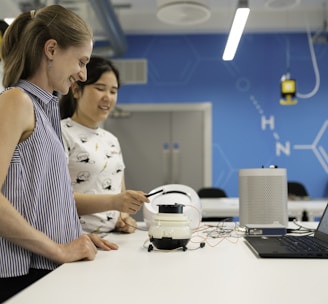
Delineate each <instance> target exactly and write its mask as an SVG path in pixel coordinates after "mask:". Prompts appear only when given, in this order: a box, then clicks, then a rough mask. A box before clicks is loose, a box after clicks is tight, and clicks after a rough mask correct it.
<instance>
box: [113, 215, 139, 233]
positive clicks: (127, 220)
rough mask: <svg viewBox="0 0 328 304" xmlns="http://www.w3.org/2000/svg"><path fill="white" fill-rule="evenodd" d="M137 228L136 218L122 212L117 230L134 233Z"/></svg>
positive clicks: (117, 223)
mask: <svg viewBox="0 0 328 304" xmlns="http://www.w3.org/2000/svg"><path fill="white" fill-rule="evenodd" d="M136 229H137V222H136V220H135V219H134V218H133V217H131V216H130V215H129V214H127V213H124V212H121V213H120V216H119V218H118V220H117V222H116V230H117V231H120V232H125V233H132V232H134V231H135V230H136Z"/></svg>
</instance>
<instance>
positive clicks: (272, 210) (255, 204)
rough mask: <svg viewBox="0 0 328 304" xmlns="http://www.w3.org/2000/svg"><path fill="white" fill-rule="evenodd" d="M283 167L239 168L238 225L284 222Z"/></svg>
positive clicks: (284, 170)
mask: <svg viewBox="0 0 328 304" xmlns="http://www.w3.org/2000/svg"><path fill="white" fill-rule="evenodd" d="M287 202H288V196H287V174H286V169H281V168H275V167H274V168H271V167H270V168H260V169H241V170H239V220H240V226H241V227H245V225H248V224H277V223H279V224H281V225H283V226H285V227H287V224H288V211H287V210H288V207H287Z"/></svg>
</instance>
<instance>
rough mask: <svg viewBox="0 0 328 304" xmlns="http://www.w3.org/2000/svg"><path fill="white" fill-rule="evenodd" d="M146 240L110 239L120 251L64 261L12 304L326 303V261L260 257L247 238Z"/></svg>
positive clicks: (134, 236)
mask: <svg viewBox="0 0 328 304" xmlns="http://www.w3.org/2000/svg"><path fill="white" fill-rule="evenodd" d="M311 224H312V225H315V224H314V223H311ZM147 238H148V235H147V232H145V231H137V232H136V233H133V234H130V235H120V234H111V235H110V237H109V239H110V240H112V241H115V242H117V243H118V244H119V246H120V249H119V250H118V251H111V252H99V253H98V255H97V257H96V259H95V260H94V261H91V262H76V263H70V264H65V265H63V266H61V267H59V268H58V269H57V270H55V271H53V272H52V273H50V274H49V275H48V276H46V277H44V278H43V279H41V280H40V281H38V282H37V283H35V284H34V285H32V286H30V287H29V288H27V289H25V290H24V291H22V292H21V293H19V294H18V295H16V296H15V297H13V298H12V299H11V300H9V301H8V303H12V304H13V303H19V304H21V303H33V304H38V303H42V304H44V303H47V304H51V303H56V304H58V303H64V304H65V303H80V304H83V303H87V304H91V303H129V304H130V303H131V304H134V303H143V304H148V303H149V304H150V303H151V304H153V303H156V304H161V303H163V304H164V303H190V304H192V303H245V304H246V303H247V304H248V303H252V304H263V303H265V304H271V303H272V304H273V303H275V304H276V303H297V304H303V303H304V304H305V303H311V304H325V303H328V291H327V290H326V288H327V280H326V274H327V273H328V260H319V259H311V260H303V259H261V258H258V257H256V256H255V255H254V254H253V252H252V251H251V250H250V249H249V247H247V245H246V244H245V243H244V240H243V238H239V239H236V238H227V239H208V243H207V244H206V246H205V247H204V248H202V249H196V250H191V248H196V247H198V245H197V246H196V244H194V243H191V242H190V243H189V244H188V247H189V249H188V250H187V251H182V250H179V251H172V252H163V251H157V250H154V251H151V252H148V251H147V248H145V247H144V242H145V241H146V240H147ZM192 240H193V241H196V239H195V238H194V237H193V238H192Z"/></svg>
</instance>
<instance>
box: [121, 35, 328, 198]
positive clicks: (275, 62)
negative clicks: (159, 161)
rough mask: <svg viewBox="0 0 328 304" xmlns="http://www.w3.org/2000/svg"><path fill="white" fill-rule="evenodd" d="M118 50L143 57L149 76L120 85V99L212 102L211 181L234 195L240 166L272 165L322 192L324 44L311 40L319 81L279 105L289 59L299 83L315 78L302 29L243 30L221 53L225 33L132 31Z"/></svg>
mask: <svg viewBox="0 0 328 304" xmlns="http://www.w3.org/2000/svg"><path fill="white" fill-rule="evenodd" d="M127 41H128V50H127V52H126V53H125V54H124V56H122V58H146V59H147V60H148V83H147V84H146V85H123V86H122V88H121V89H120V95H119V103H122V104H123V103H166V102H168V103H170V102H176V103H184V102H208V101H210V102H211V103H212V111H213V185H214V186H219V187H222V188H224V189H225V190H226V192H227V194H228V195H229V196H238V170H239V169H242V168H259V167H261V166H262V165H263V166H265V167H267V166H269V165H277V166H278V167H281V168H286V169H287V177H288V180H298V181H301V182H303V183H304V184H305V185H306V187H307V189H308V192H309V194H310V195H311V196H313V197H326V196H328V188H327V174H328V142H327V139H328V118H327V110H328V106H327V96H328V92H327V91H328V86H327V84H328V68H327V63H328V44H314V50H315V55H316V60H317V63H318V67H319V73H320V80H321V82H320V88H319V90H318V92H317V93H316V94H315V95H314V96H313V97H311V98H306V99H301V98H298V99H297V100H298V103H297V104H296V105H294V106H282V105H280V79H281V76H282V75H283V74H285V73H286V72H287V67H288V66H289V67H290V72H291V76H292V78H294V79H296V81H297V91H298V93H301V94H307V93H310V92H311V91H312V90H313V89H314V87H315V84H316V78H315V74H314V65H313V62H312V60H311V56H310V45H309V43H308V38H307V35H306V33H298V34H245V35H244V36H243V37H242V40H241V43H240V45H239V48H238V51H237V54H236V56H235V59H234V60H233V61H231V62H224V61H222V60H221V56H222V53H223V48H224V45H225V41H226V35H214V34H213V35H211V34H208V35H155V36H154V35H131V36H128V37H127Z"/></svg>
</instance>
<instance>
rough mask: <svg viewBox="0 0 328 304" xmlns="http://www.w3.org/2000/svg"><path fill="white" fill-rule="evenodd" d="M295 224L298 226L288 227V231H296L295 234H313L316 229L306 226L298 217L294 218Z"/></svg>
mask: <svg viewBox="0 0 328 304" xmlns="http://www.w3.org/2000/svg"><path fill="white" fill-rule="evenodd" d="M293 223H294V225H296V226H297V228H288V229H287V233H294V234H312V233H313V232H314V231H315V229H313V228H309V227H305V226H304V225H302V224H300V223H298V222H297V220H296V219H294V220H293Z"/></svg>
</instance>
